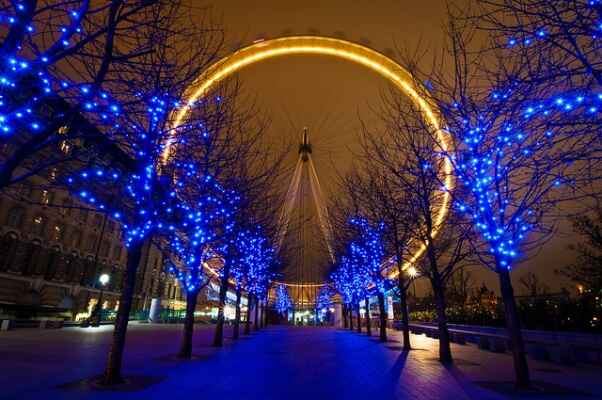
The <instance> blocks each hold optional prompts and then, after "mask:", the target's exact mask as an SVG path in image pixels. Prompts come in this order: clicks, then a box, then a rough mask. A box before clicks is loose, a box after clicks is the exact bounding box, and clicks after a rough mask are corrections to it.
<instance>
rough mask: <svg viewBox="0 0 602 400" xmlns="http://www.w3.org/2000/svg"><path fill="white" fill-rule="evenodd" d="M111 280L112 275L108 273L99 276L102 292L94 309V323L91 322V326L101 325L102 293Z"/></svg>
mask: <svg viewBox="0 0 602 400" xmlns="http://www.w3.org/2000/svg"><path fill="white" fill-rule="evenodd" d="M110 280H111V277H110V276H109V274H107V273H104V274H101V275H100V276H99V277H98V282H99V283H100V294H99V295H98V304H96V307H95V310H94V318H92V323H91V324H90V325H91V326H99V325H100V317H101V315H100V313H101V311H102V295H103V294H104V290H105V286H106V285H107V283H109V281H110Z"/></svg>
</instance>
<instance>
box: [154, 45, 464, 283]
mask: <svg viewBox="0 0 602 400" xmlns="http://www.w3.org/2000/svg"><path fill="white" fill-rule="evenodd" d="M304 54H306V55H312V54H313V55H324V56H332V57H337V58H340V59H343V60H347V61H351V62H354V63H356V64H359V65H363V66H365V67H367V68H368V69H370V70H372V71H374V72H376V73H378V74H379V75H381V76H382V77H384V78H386V79H387V80H388V81H389V82H391V83H392V84H393V85H395V86H396V87H397V88H399V89H400V90H401V91H402V92H403V93H404V94H405V95H407V96H408V97H409V98H410V99H412V101H414V103H415V104H417V105H418V107H419V108H420V110H421V111H422V112H423V113H424V117H425V120H426V121H427V122H428V123H429V124H431V125H432V126H433V127H434V130H435V132H436V135H437V138H438V141H439V144H440V146H441V147H442V150H443V151H446V150H447V149H448V148H449V143H448V142H449V141H448V139H447V137H446V135H445V134H444V132H443V131H442V130H441V128H440V123H439V119H438V117H437V115H436V113H435V112H434V110H433V108H432V107H431V105H430V104H429V102H428V101H426V100H425V99H424V98H422V97H421V96H420V94H419V93H420V92H421V91H422V90H421V88H419V87H417V86H416V83H415V81H414V79H413V78H412V75H411V74H410V73H409V72H408V71H407V70H406V69H404V68H403V67H402V66H401V65H399V64H398V63H397V62H395V61H394V60H392V59H391V58H389V57H387V56H385V55H384V54H381V53H379V52H377V51H375V50H373V49H370V48H369V47H366V46H363V45H360V44H356V43H352V42H349V41H347V40H342V39H336V38H329V37H322V36H287V37H281V38H276V39H270V40H265V41H259V42H256V43H254V44H252V45H250V46H247V47H244V48H242V49H239V50H237V51H236V52H234V53H232V54H231V55H229V56H227V57H224V58H222V59H221V60H219V61H218V62H216V63H215V64H213V65H212V66H210V67H209V68H208V69H207V71H206V72H205V73H203V74H202V75H201V76H199V77H198V79H196V80H195V82H194V83H193V84H192V85H191V87H190V88H189V93H188V95H187V96H186V97H187V98H186V104H187V105H188V106H186V107H183V108H182V109H180V110H179V111H178V112H177V114H176V118H175V121H174V126H176V127H177V126H179V124H180V123H181V121H182V119H183V118H184V117H185V116H186V114H187V113H188V112H189V111H190V105H192V104H193V103H194V102H196V101H197V100H198V99H199V98H201V97H202V96H204V95H205V94H206V93H207V92H209V91H210V90H211V88H213V87H214V86H215V85H216V84H218V83H219V82H220V81H222V80H224V79H226V78H227V77H229V76H231V75H232V74H234V73H236V72H238V71H240V70H242V69H243V68H245V67H247V66H249V65H251V64H255V63H257V62H260V61H265V60H267V59H270V58H275V57H282V56H290V55H304ZM168 153H169V144H168V145H167V146H166V147H165V152H164V157H165V158H167V155H168ZM451 172H452V166H451V163H450V162H449V161H446V162H445V166H444V170H443V174H444V179H445V181H444V182H445V186H446V188H447V189H448V190H447V191H446V192H445V193H444V198H443V203H442V205H441V207H440V208H439V210H437V214H436V216H435V218H434V223H435V224H434V226H435V227H436V228H435V232H434V234H436V233H437V231H438V230H439V228H440V227H441V225H442V224H443V221H444V220H445V216H446V215H447V212H448V208H449V204H450V193H449V190H451V189H452V187H453V178H452V175H451ZM424 250H425V247H424V246H421V247H419V248H418V249H417V250H416V251H415V252H414V254H413V255H412V257H411V258H410V259H409V261H407V262H406V263H405V264H404V266H403V269H405V268H408V267H409V266H411V265H413V264H414V263H415V262H416V260H417V259H418V258H419V257H420V256H421V255H422V253H423V252H424ZM396 276H397V271H393V272H389V277H390V278H394V277H396ZM288 285H290V286H294V285H293V284H288ZM301 286H304V285H303V284H301Z"/></svg>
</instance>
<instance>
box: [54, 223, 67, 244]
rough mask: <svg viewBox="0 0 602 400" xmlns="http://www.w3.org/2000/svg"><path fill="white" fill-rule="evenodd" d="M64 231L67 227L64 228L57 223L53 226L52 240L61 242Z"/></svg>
mask: <svg viewBox="0 0 602 400" xmlns="http://www.w3.org/2000/svg"><path fill="white" fill-rule="evenodd" d="M64 231H65V228H63V226H62V225H59V224H55V225H54V226H53V227H52V240H54V241H56V242H60V241H61V240H62V239H63V233H64Z"/></svg>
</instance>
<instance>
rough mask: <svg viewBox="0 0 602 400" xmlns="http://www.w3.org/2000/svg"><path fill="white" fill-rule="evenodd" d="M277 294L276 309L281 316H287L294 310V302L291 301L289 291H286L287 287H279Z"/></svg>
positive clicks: (281, 285)
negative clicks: (287, 313)
mask: <svg viewBox="0 0 602 400" xmlns="http://www.w3.org/2000/svg"><path fill="white" fill-rule="evenodd" d="M275 294H276V302H275V307H276V311H277V312H278V313H279V314H285V313H286V312H287V311H289V310H292V309H293V302H292V301H291V297H290V296H289V294H288V290H287V289H286V286H285V285H283V284H279V285H277V286H276V290H275Z"/></svg>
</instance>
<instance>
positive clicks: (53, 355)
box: [0, 324, 602, 400]
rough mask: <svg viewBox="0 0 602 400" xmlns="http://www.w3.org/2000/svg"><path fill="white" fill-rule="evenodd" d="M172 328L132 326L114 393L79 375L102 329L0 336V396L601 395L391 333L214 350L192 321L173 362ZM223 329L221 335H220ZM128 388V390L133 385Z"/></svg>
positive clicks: (309, 336) (554, 372)
mask: <svg viewBox="0 0 602 400" xmlns="http://www.w3.org/2000/svg"><path fill="white" fill-rule="evenodd" d="M180 330H181V326H179V325H145V324H132V325H131V327H130V331H129V333H128V343H127V350H126V354H125V364H124V374H125V375H126V376H129V377H132V379H131V381H132V384H131V385H130V386H127V385H126V386H125V387H123V388H121V389H120V390H104V389H103V390H99V389H95V388H91V387H90V385H88V384H86V383H85V382H84V383H82V381H83V380H85V379H87V378H91V377H94V376H95V375H97V374H98V373H100V372H101V371H102V367H103V365H104V361H105V358H106V351H107V349H108V346H109V342H110V339H111V331H112V327H110V326H104V327H100V328H87V329H81V328H65V329H62V330H15V331H10V332H1V333H0V399H41V398H46V399H155V398H157V399H159V398H164V399H170V400H171V399H191V398H197V397H198V398H203V399H224V400H225V399H228V400H230V399H262V400H271V399H279V400H280V399H287V400H296V399H311V400H320V399H362V400H364V399H365V400H376V399H378V400H387V399H421V400H425V399H426V400H428V399H506V398H526V399H543V398H545V399H579V398H583V399H596V398H601V399H602V368H600V367H594V366H584V365H578V366H572V367H566V366H559V365H557V364H551V363H545V362H534V361H531V362H530V367H531V371H532V376H533V379H534V380H535V381H536V382H537V386H538V387H541V388H544V389H546V390H547V392H543V393H542V392H537V391H536V392H528V393H523V392H516V391H514V390H513V388H512V385H511V384H509V383H506V382H511V381H512V359H511V357H510V355H508V354H497V353H491V352H485V351H481V350H479V349H478V348H476V347H475V346H473V345H464V346H461V345H453V347H452V351H453V353H454V356H455V358H456V360H457V362H456V365H455V366H453V367H447V368H446V367H444V366H442V365H441V364H439V362H438V361H437V359H436V354H437V353H436V351H437V342H436V341H435V340H433V339H429V338H426V337H424V336H415V335H412V340H413V345H414V347H415V348H416V350H414V351H411V352H410V353H403V352H402V351H401V350H400V348H401V347H400V346H401V343H400V342H399V341H400V340H401V337H400V334H399V333H398V332H391V334H390V336H391V339H392V341H390V342H388V343H385V344H383V343H379V342H378V341H377V340H376V339H375V338H368V337H366V335H363V334H362V335H360V334H357V333H352V332H348V331H342V330H336V329H331V328H311V327H307V328H292V327H270V328H268V329H265V330H263V331H260V332H258V333H254V334H253V335H251V336H250V337H246V338H243V339H241V340H239V341H238V342H236V343H234V342H232V341H231V340H227V341H226V345H225V347H224V348H223V349H213V348H212V347H211V346H210V345H209V344H210V343H211V338H212V334H213V330H212V327H210V326H198V327H197V331H196V334H195V340H194V346H193V350H194V354H195V359H194V360H192V361H187V362H183V361H179V360H177V359H175V358H174V357H173V355H174V354H175V353H176V352H177V350H178V344H179V339H180ZM226 334H227V335H230V332H229V331H227V332H226ZM136 385H138V386H136Z"/></svg>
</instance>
